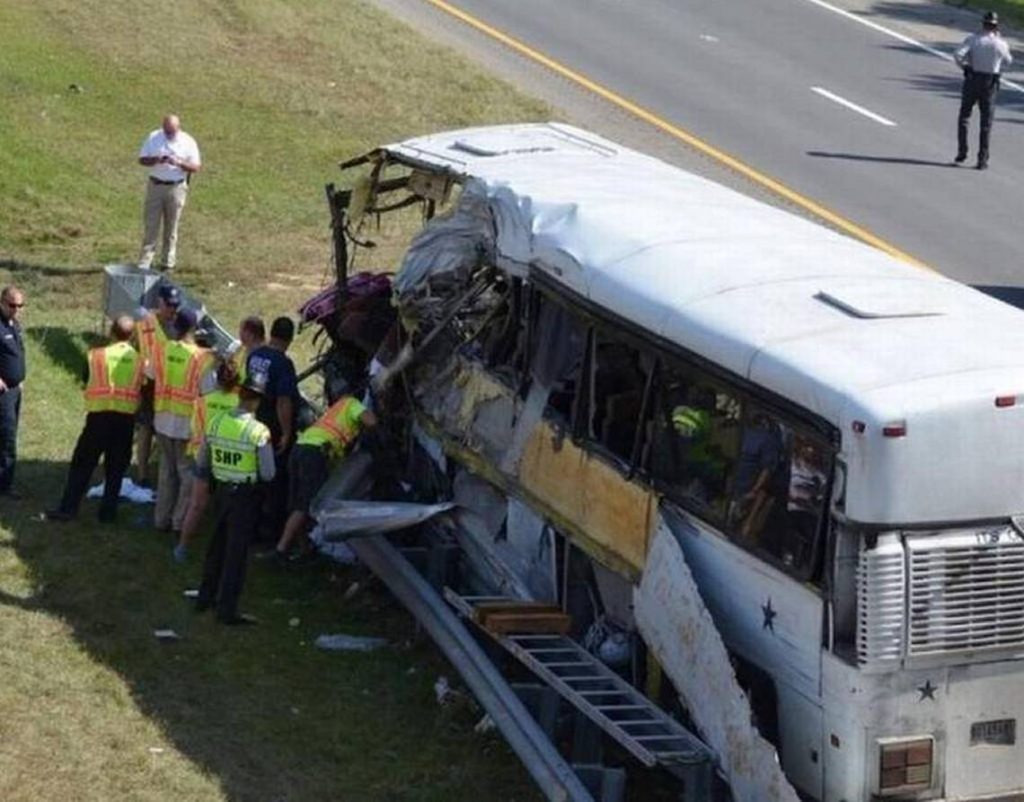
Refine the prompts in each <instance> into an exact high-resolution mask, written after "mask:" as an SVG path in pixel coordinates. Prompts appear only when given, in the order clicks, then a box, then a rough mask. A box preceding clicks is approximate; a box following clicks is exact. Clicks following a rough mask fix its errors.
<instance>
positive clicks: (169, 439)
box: [147, 308, 213, 532]
mask: <svg viewBox="0 0 1024 802" xmlns="http://www.w3.org/2000/svg"><path fill="white" fill-rule="evenodd" d="M196 322H197V316H196V313H195V312H194V311H193V310H191V309H187V308H182V309H179V310H178V314H177V315H176V316H175V318H174V328H175V331H176V333H177V335H178V339H175V340H168V341H167V342H165V343H157V346H156V349H155V350H154V352H153V358H152V360H151V362H150V364H149V365H148V366H147V373H148V374H150V375H151V377H152V379H153V428H154V429H155V430H156V439H157V445H158V446H159V448H160V472H159V476H158V479H157V488H156V510H155V512H154V516H153V517H154V524H155V525H156V528H157V529H159V530H161V531H170V530H174V531H176V532H180V531H181V526H182V523H183V522H184V519H185V512H186V510H187V508H188V502H189V498H190V496H191V492H192V462H191V460H190V459H189V456H188V453H187V451H188V443H189V440H190V439H191V434H192V407H193V406H194V405H195V403H196V399H197V398H198V397H199V386H200V383H201V382H202V379H203V375H204V374H205V373H206V372H207V371H209V370H210V369H211V368H212V366H213V356H212V354H211V353H210V351H208V350H207V349H205V348H200V347H199V346H198V345H196V343H195V337H194V332H195V327H196Z"/></svg>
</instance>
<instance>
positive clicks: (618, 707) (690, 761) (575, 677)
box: [444, 588, 714, 799]
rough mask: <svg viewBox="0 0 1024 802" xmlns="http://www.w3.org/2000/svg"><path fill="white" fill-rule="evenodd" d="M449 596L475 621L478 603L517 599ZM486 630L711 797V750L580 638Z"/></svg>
mask: <svg viewBox="0 0 1024 802" xmlns="http://www.w3.org/2000/svg"><path fill="white" fill-rule="evenodd" d="M444 594H445V599H446V600H447V601H448V603H449V604H451V605H452V607H454V608H455V609H456V610H457V611H458V612H459V613H460V614H461V615H462V616H463V617H464V618H466V619H468V620H470V621H474V622H475V620H476V619H475V616H474V614H473V613H474V604H475V603H478V602H485V601H486V602H494V601H508V602H514V601H516V600H515V599H507V598H499V597H493V596H486V597H485V596H460V595H459V594H458V593H456V592H455V591H453V590H451V588H445V589H444ZM478 626H479V625H478ZM480 628H481V629H483V631H484V632H487V634H488V635H490V636H491V637H492V638H493V639H494V640H496V641H497V642H498V643H499V644H501V645H502V646H503V647H504V648H505V649H506V650H507V651H508V652H509V653H510V654H512V655H513V656H514V657H515V658H516V659H517V660H519V662H521V663H522V664H523V665H525V666H526V667H527V668H529V669H530V670H531V671H532V672H533V673H534V674H535V675H536V676H537V677H539V678H540V679H541V680H543V681H544V682H545V683H547V684H548V685H550V686H551V687H552V688H554V689H555V690H556V691H558V693H559V694H560V695H561V696H562V697H563V698H564V699H565V700H566V701H567V702H569V703H570V704H571V705H572V706H573V707H575V708H576V709H577V710H579V711H580V712H581V713H582V714H583V715H584V716H586V717H587V718H588V719H590V720H591V721H592V722H593V723H594V724H595V725H597V726H598V727H599V728H600V729H601V730H603V731H604V732H605V733H607V735H608V736H609V737H611V738H612V739H613V740H614V741H616V742H617V743H618V744H619V745H620V746H622V748H623V749H625V750H626V751H627V752H629V753H630V754H631V755H633V757H635V758H636V759H637V760H639V761H640V762H641V763H642V764H643V765H645V766H647V767H649V768H650V767H653V766H659V765H660V766H663V767H665V768H666V769H668V770H670V771H672V773H673V774H676V775H678V776H680V777H681V778H682V779H684V781H685V783H686V786H687V792H688V796H687V798H688V799H706V798H707V794H708V793H709V789H710V783H711V771H712V768H713V765H714V756H713V754H712V752H711V750H710V749H709V748H708V747H707V746H706V745H705V744H704V743H703V742H702V741H701V740H700V739H699V738H698V737H697V736H696V735H694V734H693V733H691V732H690V731H689V730H688V729H686V728H685V727H684V726H683V725H682V724H680V723H679V722H678V721H676V720H675V719H674V718H672V717H671V716H670V715H668V713H666V712H665V711H664V710H662V709H661V708H660V707H658V706H657V705H655V704H654V703H653V702H651V700H650V699H648V698H647V697H646V696H644V695H643V694H642V693H640V691H638V690H637V689H636V688H634V687H633V686H632V685H630V684H629V683H628V682H626V681H625V680H624V679H623V678H622V677H620V676H619V675H618V674H616V673H615V672H614V671H612V670H611V669H610V668H608V666H606V665H605V664H604V663H602V662H601V661H600V660H598V659H597V658H596V657H594V656H593V655H592V654H590V653H589V652H588V651H586V650H585V649H584V648H583V647H581V646H580V645H579V644H577V643H576V642H575V641H574V640H572V639H570V638H568V637H565V636H564V635H531V634H521V635H517V634H509V635H496V634H494V633H492V632H489V631H488V630H486V629H485V628H483V627H480Z"/></svg>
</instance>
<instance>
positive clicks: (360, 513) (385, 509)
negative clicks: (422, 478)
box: [316, 499, 455, 541]
mask: <svg viewBox="0 0 1024 802" xmlns="http://www.w3.org/2000/svg"><path fill="white" fill-rule="evenodd" d="M454 506H455V505H454V504H451V503H448V502H446V503H444V504H413V503H409V502H403V501H362V500H358V499H331V500H330V501H327V502H325V503H324V504H323V505H322V506H321V507H320V508H319V509H318V510H317V514H316V518H317V521H318V522H319V523H320V525H321V526H322V527H323V532H324V540H327V541H336V540H347V539H348V538H350V537H355V536H356V535H360V536H362V535H375V534H380V533H383V532H394V531H396V530H399V529H408V528H409V527H410V526H416V525H417V524H421V523H423V522H424V521H427V520H429V519H431V518H433V517H434V516H435V515H440V514H441V513H442V512H448V511H449V510H450V509H452V508H453V507H454Z"/></svg>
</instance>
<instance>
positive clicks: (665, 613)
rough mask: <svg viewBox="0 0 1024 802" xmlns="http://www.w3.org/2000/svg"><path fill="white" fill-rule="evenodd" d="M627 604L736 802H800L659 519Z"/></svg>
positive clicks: (676, 545) (677, 549)
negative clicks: (756, 722)
mask: <svg viewBox="0 0 1024 802" xmlns="http://www.w3.org/2000/svg"><path fill="white" fill-rule="evenodd" d="M633 602H634V613H635V615H636V623H637V628H638V629H639V630H640V634H641V635H642V636H643V638H644V641H645V642H646V643H647V645H648V647H649V648H650V649H651V651H652V652H653V654H654V656H655V657H656V658H657V660H658V662H659V663H660V664H661V666H662V668H663V670H664V671H665V673H666V674H667V675H668V676H669V677H670V678H671V679H672V682H673V683H674V684H675V687H676V690H678V692H679V695H680V697H681V699H682V702H683V707H684V708H686V710H688V711H689V713H690V715H691V717H692V718H693V720H694V722H695V723H696V725H697V727H698V729H699V730H700V733H701V735H702V736H703V738H704V740H705V741H706V742H707V743H708V744H709V745H710V746H711V747H712V749H714V750H715V752H716V753H717V755H718V759H719V765H720V767H721V769H722V771H723V772H724V773H725V776H726V779H727V780H728V782H729V785H730V787H731V788H732V795H733V799H734V800H735V802H799V798H798V797H797V793H796V791H795V790H793V787H792V786H791V785H790V784H789V781H788V780H787V779H786V777H785V775H784V774H783V773H782V769H781V767H780V766H779V762H778V757H777V755H776V752H775V749H774V748H773V747H772V746H771V744H769V743H768V742H767V741H765V740H764V739H763V738H762V737H761V735H760V734H759V733H758V732H757V730H756V729H755V728H754V726H753V725H752V724H751V721H752V712H751V710H750V704H749V703H748V701H747V697H746V694H744V693H743V690H742V689H741V688H740V686H739V684H738V683H737V681H736V675H735V673H734V672H733V668H732V664H731V662H730V661H729V654H728V652H727V651H726V648H725V644H724V643H723V642H722V639H721V636H720V635H719V634H718V630H717V629H716V628H715V624H714V621H712V619H711V614H710V613H709V612H708V611H707V608H706V607H705V606H704V602H703V600H702V599H701V596H700V591H699V590H698V589H697V585H696V583H695V582H694V580H693V576H692V575H691V573H690V569H689V568H688V567H687V565H686V560H685V559H684V557H683V551H682V549H681V548H680V546H679V542H678V541H677V540H676V538H675V536H674V535H673V534H672V532H671V531H670V530H669V528H668V525H667V524H666V523H665V521H664V520H662V519H661V518H660V517H659V519H658V523H657V527H656V528H655V533H654V537H653V541H652V544H651V549H650V552H649V553H648V555H647V565H646V568H645V570H644V573H643V576H642V577H641V580H640V584H639V586H638V587H637V589H636V591H635V593H634V599H633Z"/></svg>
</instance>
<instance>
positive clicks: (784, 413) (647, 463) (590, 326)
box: [524, 281, 839, 589]
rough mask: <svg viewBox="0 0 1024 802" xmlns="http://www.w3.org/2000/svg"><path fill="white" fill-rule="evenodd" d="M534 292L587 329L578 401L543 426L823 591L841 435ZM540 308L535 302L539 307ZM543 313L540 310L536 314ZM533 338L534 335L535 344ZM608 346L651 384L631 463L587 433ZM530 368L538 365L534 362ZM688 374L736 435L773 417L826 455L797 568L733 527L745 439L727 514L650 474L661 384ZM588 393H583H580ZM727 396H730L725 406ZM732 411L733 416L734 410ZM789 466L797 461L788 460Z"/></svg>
mask: <svg viewBox="0 0 1024 802" xmlns="http://www.w3.org/2000/svg"><path fill="white" fill-rule="evenodd" d="M529 286H530V291H531V294H532V296H533V297H534V298H537V299H542V301H543V302H550V303H553V304H555V305H557V306H558V307H559V308H560V309H562V310H563V311H564V312H565V313H567V314H568V315H570V316H572V318H574V319H575V320H576V321H577V322H578V323H579V324H580V325H581V326H584V327H585V328H586V344H585V347H584V350H583V358H582V359H581V360H580V362H579V364H578V366H577V368H576V370H575V371H574V373H573V380H574V387H575V394H574V397H573V401H572V407H571V412H570V414H569V415H568V416H566V415H564V414H563V413H561V412H559V411H557V410H554V409H552V407H551V405H550V403H549V404H548V406H547V407H546V409H545V413H544V414H545V418H546V419H548V420H549V421H551V422H553V423H554V424H555V425H556V426H557V427H559V429H560V430H561V431H563V432H568V433H569V434H570V435H571V437H572V440H573V442H574V443H575V444H576V445H577V446H579V447H580V448H582V449H583V450H585V451H586V452H587V453H588V454H592V455H594V456H597V457H599V458H601V459H603V460H604V461H606V462H608V463H609V464H611V465H612V466H613V467H614V468H615V469H616V470H618V471H619V472H620V473H622V474H623V477H624V478H625V479H626V480H627V481H638V482H640V483H641V484H642V485H645V486H647V487H649V488H651V489H653V490H654V491H655V492H657V493H658V494H659V495H661V496H662V497H663V498H665V499H666V500H668V501H670V502H672V503H674V504H677V505H678V506H680V507H682V508H683V509H685V510H687V511H688V512H690V513H691V514H693V515H696V516H697V517H698V518H700V519H701V520H703V521H705V522H706V523H707V524H708V525H709V526H711V527H713V528H714V529H715V530H716V531H718V532H719V533H720V534H721V535H722V537H724V538H726V539H727V540H729V541H730V542H732V543H734V544H735V545H737V546H739V547H740V548H743V549H744V550H745V551H748V552H750V553H751V554H754V555H755V556H757V557H758V558H759V559H761V560H763V561H764V562H766V563H768V564H769V565H771V566H773V567H775V568H777V569H779V570H780V571H782V572H783V573H785V574H787V575H789V576H791V577H793V578H794V579H797V580H798V581H801V582H806V583H811V584H813V585H814V586H815V587H817V588H818V589H821V588H822V586H823V584H824V581H825V577H824V570H823V569H824V565H823V557H824V555H825V553H826V551H827V542H826V541H827V538H828V532H829V521H830V515H831V505H830V498H831V493H832V485H833V482H834V480H835V473H836V463H837V460H838V442H839V441H838V435H837V434H836V433H835V431H834V428H833V427H831V426H829V425H828V424H827V423H821V422H818V421H817V420H816V419H811V418H809V417H808V415H807V414H806V413H803V414H802V410H801V409H800V408H799V407H796V405H794V404H792V403H791V402H787V401H785V400H784V399H783V400H782V401H778V400H776V399H775V398H774V397H773V396H772V394H771V393H769V392H768V391H765V390H764V389H763V388H759V387H757V385H754V384H752V383H750V382H748V381H745V380H743V379H742V378H740V377H733V376H732V375H731V374H729V373H728V371H726V370H724V369H723V368H722V367H721V366H718V365H715V364H714V363H710V362H708V361H707V360H705V359H703V358H699V357H694V356H692V355H690V354H689V353H688V352H685V351H684V350H683V349H681V348H679V347H678V346H674V345H673V344H671V343H667V342H665V341H662V340H661V339H660V338H657V337H656V336H652V335H651V334H650V333H649V332H646V331H644V330H643V329H642V328H640V327H639V326H637V325H636V324H635V323H632V322H630V321H620V320H617V319H615V318H614V316H611V315H602V314H601V313H600V310H598V309H597V308H596V307H594V305H593V304H590V303H589V302H585V301H584V302H581V301H579V300H577V299H575V298H574V297H572V296H571V295H570V294H569V293H566V292H565V290H564V288H562V289H559V288H554V287H550V286H548V285H547V284H546V282H543V281H542V282H536V283H535V282H530V284H529ZM539 305H540V301H538V302H537V307H539ZM537 307H535V308H534V310H535V312H536V311H537ZM537 317H539V313H538V314H535V315H534V317H533V320H532V323H533V324H534V325H535V324H536V319H537ZM534 334H535V332H533V333H532V334H531V335H530V336H531V337H532V336H533V335H534ZM602 334H603V335H604V336H605V337H607V338H608V339H609V340H612V341H615V342H617V343H620V344H622V345H625V346H628V347H630V348H633V349H635V350H636V352H637V353H638V355H639V360H640V362H641V363H644V362H646V363H647V367H646V371H647V373H646V380H645V383H644V388H643V400H642V403H641V409H640V413H639V415H638V420H637V427H636V429H635V431H634V439H633V448H632V451H631V453H630V458H629V459H628V460H626V459H623V458H622V457H621V456H620V455H617V454H615V453H614V452H613V451H612V450H611V449H609V448H607V447H606V446H605V445H604V444H602V443H601V442H600V441H599V439H598V438H597V437H594V436H592V435H591V432H590V431H589V423H590V401H591V399H590V393H589V392H586V389H587V388H588V387H589V386H590V384H591V383H592V382H593V378H594V369H595V364H594V362H595V360H594V349H595V347H596V340H597V338H598V337H600V336H601V335H602ZM531 362H532V359H531ZM673 370H675V371H682V372H685V373H686V374H688V375H689V376H691V377H693V380H694V381H695V382H698V383H700V384H703V385H704V386H705V387H707V388H708V389H711V390H713V391H714V392H715V395H716V400H715V406H716V408H717V407H719V406H720V407H722V409H721V410H720V412H721V413H722V414H723V415H728V416H729V417H730V418H731V419H734V420H735V424H736V428H737V435H739V432H740V431H741V429H742V427H743V425H744V424H745V423H746V422H747V420H748V412H747V410H748V409H758V410H761V411H763V412H766V413H767V414H770V415H771V416H772V417H773V418H775V419H776V420H777V421H778V422H779V423H780V424H781V425H783V426H785V427H786V428H787V429H789V430H790V431H792V432H793V433H795V434H796V435H797V436H799V437H800V438H802V439H804V440H806V441H809V442H812V443H813V444H814V446H815V447H816V448H817V449H819V450H820V451H821V453H823V454H824V455H825V458H826V460H827V466H826V469H825V471H824V475H825V480H824V484H823V486H822V491H821V493H822V500H821V503H820V505H819V508H818V512H817V517H816V520H815V521H814V523H813V526H812V527H811V537H810V544H811V550H810V552H809V554H808V558H807V559H806V560H802V561H800V562H799V564H797V563H796V562H794V563H789V562H787V561H786V560H785V559H784V557H783V556H782V555H781V554H779V553H775V552H773V551H772V550H770V549H768V548H765V547H763V546H761V545H760V543H759V542H753V543H751V542H750V539H749V538H745V537H743V536H742V535H741V533H740V532H738V531H737V530H736V528H735V527H734V526H733V525H732V523H731V521H730V516H729V514H728V513H729V507H728V505H729V504H730V502H731V501H732V496H733V478H734V474H735V470H736V464H735V463H737V462H738V459H739V456H740V452H739V437H737V449H736V453H735V455H734V456H733V462H734V464H733V465H732V466H731V469H730V470H731V472H732V475H731V476H730V477H729V480H728V482H727V484H726V486H725V488H724V490H723V493H722V498H723V500H724V502H725V506H724V507H723V509H721V510H719V511H716V510H714V509H713V508H712V507H711V506H709V505H706V504H698V503H695V501H694V499H692V498H687V497H686V496H685V495H684V494H682V493H680V492H678V488H673V487H672V486H671V484H670V483H669V482H666V481H665V480H664V477H659V476H658V475H657V471H655V470H654V469H653V467H652V464H651V462H652V455H653V454H654V452H655V449H656V448H657V443H656V440H657V437H658V432H657V426H656V425H655V423H656V421H655V418H656V416H657V415H658V414H659V408H658V407H659V404H660V402H661V398H660V393H661V390H660V387H659V382H660V381H662V380H663V377H664V376H665V375H666V374H667V373H668V372H669V371H673ZM524 375H525V378H524V384H527V385H528V383H529V381H530V376H531V371H530V370H529V369H528V370H526V371H525V372H524ZM581 390H582V391H581ZM723 396H727V398H726V399H723V398H722V397H723ZM729 407H731V408H729ZM786 458H787V460H791V459H792V455H791V454H790V453H789V452H788V451H787V452H786Z"/></svg>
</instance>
